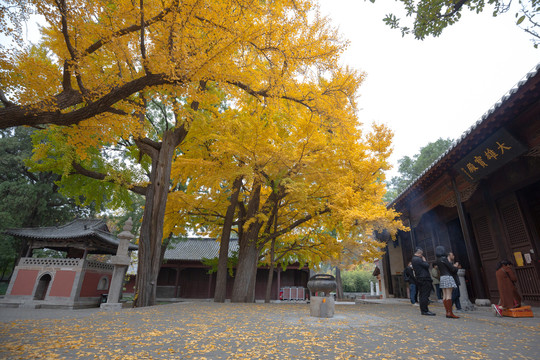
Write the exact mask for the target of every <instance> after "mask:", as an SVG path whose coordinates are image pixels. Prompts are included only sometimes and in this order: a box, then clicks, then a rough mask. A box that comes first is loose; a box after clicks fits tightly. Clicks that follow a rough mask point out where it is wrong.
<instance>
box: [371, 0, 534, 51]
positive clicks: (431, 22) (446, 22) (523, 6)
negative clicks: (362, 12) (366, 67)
mask: <svg viewBox="0 0 540 360" xmlns="http://www.w3.org/2000/svg"><path fill="white" fill-rule="evenodd" d="M370 1H371V2H375V0H370ZM399 2H401V3H403V6H404V8H405V11H406V16H407V17H410V18H413V21H412V24H409V25H403V23H402V22H401V19H400V18H398V17H396V15H394V14H387V15H386V17H385V18H384V19H383V21H384V22H385V23H386V24H387V25H389V26H390V27H391V28H393V29H399V30H401V33H402V34H403V36H405V35H407V34H412V35H413V36H414V37H415V38H417V39H420V40H423V39H425V38H426V37H427V36H429V35H432V36H439V35H440V34H441V33H442V32H443V30H444V29H445V28H446V27H447V26H450V25H453V24H455V23H456V22H458V21H459V19H460V18H461V14H462V12H463V11H464V10H466V9H468V10H470V11H474V12H476V13H481V12H483V11H485V10H486V5H492V6H493V16H497V15H499V14H503V13H506V12H508V11H509V10H510V5H511V4H512V0H487V1H485V0H427V1H414V0H399ZM515 16H516V25H517V26H519V27H520V28H521V29H522V30H523V31H525V32H527V33H528V34H529V35H530V36H531V40H532V42H533V44H534V47H535V48H537V47H538V45H539V44H540V1H539V0H519V8H518V9H517V10H516V14H515Z"/></svg>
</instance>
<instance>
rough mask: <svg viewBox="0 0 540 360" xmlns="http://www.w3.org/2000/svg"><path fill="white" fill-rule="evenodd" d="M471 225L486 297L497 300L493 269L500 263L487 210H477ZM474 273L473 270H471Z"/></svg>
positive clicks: (472, 216)
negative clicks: (480, 263)
mask: <svg viewBox="0 0 540 360" xmlns="http://www.w3.org/2000/svg"><path fill="white" fill-rule="evenodd" d="M471 223H472V228H473V232H474V237H475V239H476V244H477V246H478V253H479V255H480V260H481V262H482V269H483V274H482V277H483V279H484V283H485V284H487V287H488V291H489V293H488V296H489V298H490V299H498V298H499V291H498V289H497V279H496V278H495V269H496V267H497V263H498V262H499V261H500V255H499V249H498V247H497V245H496V243H495V238H494V236H493V234H494V231H493V229H492V226H491V224H492V222H491V221H490V219H489V213H488V211H487V209H479V210H478V211H475V212H474V214H473V215H471ZM472 271H474V269H473V270H472Z"/></svg>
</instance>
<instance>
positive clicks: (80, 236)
mask: <svg viewBox="0 0 540 360" xmlns="http://www.w3.org/2000/svg"><path fill="white" fill-rule="evenodd" d="M5 233H6V234H8V235H12V236H15V237H17V238H20V239H23V240H26V241H27V244H28V252H27V254H26V256H25V257H23V258H21V259H20V260H19V263H18V264H17V266H16V267H15V270H14V272H13V275H12V277H11V281H10V283H9V286H8V288H7V292H6V296H5V298H4V300H3V301H2V302H1V303H0V306H10V307H19V306H22V307H30V308H70V309H76V308H86V307H96V306H99V304H100V303H101V302H102V301H103V295H105V294H107V293H108V291H109V285H110V283H111V277H112V274H113V269H114V267H113V265H112V264H108V263H106V262H103V261H94V260H88V259H87V256H88V255H90V254H99V255H114V254H116V250H117V248H118V243H119V242H118V239H117V238H116V237H115V236H114V235H113V234H111V233H110V231H109V229H108V227H107V225H106V224H105V222H104V221H103V220H97V219H88V220H81V219H79V220H74V221H72V222H70V223H69V224H66V225H63V226H58V227H56V226H55V227H42V228H26V229H8V230H6V231H5ZM43 248H47V249H54V250H58V251H63V252H65V253H66V258H34V257H32V251H33V250H34V249H43ZM137 248H138V247H137V246H136V245H130V246H129V250H130V251H131V250H136V249H137Z"/></svg>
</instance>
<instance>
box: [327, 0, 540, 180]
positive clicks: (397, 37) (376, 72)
mask: <svg viewBox="0 0 540 360" xmlns="http://www.w3.org/2000/svg"><path fill="white" fill-rule="evenodd" d="M320 4H321V13H322V14H323V15H329V16H330V17H331V18H332V20H333V24H334V25H335V26H338V27H339V30H340V32H341V33H342V35H343V36H344V38H346V39H349V41H350V47H349V49H348V50H347V52H346V53H345V55H344V57H343V59H344V62H345V63H346V64H348V65H349V66H351V67H353V68H356V69H359V70H362V71H365V72H366V73H367V79H366V81H365V82H364V83H363V84H362V86H361V88H360V98H359V101H358V105H359V108H360V109H361V111H360V112H359V117H360V120H361V121H362V122H363V123H364V124H371V123H372V122H374V121H375V122H377V123H385V124H387V125H388V126H389V127H390V128H391V129H393V131H394V142H393V143H394V153H393V155H392V157H391V162H392V163H393V164H394V166H395V168H394V169H393V170H392V171H391V172H390V173H389V177H390V176H395V175H396V172H397V160H398V159H400V158H402V157H403V156H411V157H412V156H413V155H415V154H416V153H418V152H419V150H420V147H422V146H425V145H426V144H427V143H429V142H432V141H435V140H437V139H438V138H440V137H443V138H448V137H450V138H452V139H457V138H459V137H461V135H462V134H463V132H465V131H466V130H467V129H468V128H469V127H470V126H472V125H473V124H474V123H475V122H476V121H477V120H478V119H479V118H480V117H481V116H482V115H483V114H484V113H485V112H487V111H488V110H489V109H490V108H491V107H492V106H493V105H494V104H495V103H496V102H497V101H498V100H499V99H500V98H501V97H502V96H504V95H505V94H506V93H507V92H508V91H509V90H510V89H511V88H512V87H513V86H514V85H515V84H516V83H517V82H519V81H520V80H521V79H522V78H523V77H524V76H525V75H526V74H527V73H528V72H529V71H531V70H532V69H533V68H534V67H535V66H536V64H537V63H539V62H540V50H539V49H535V48H534V47H533V45H532V42H531V41H530V37H529V35H528V34H527V33H525V32H524V31H523V30H521V29H520V28H519V27H518V26H517V25H516V24H515V21H516V19H515V17H514V16H515V11H510V12H509V13H507V14H504V15H500V16H498V17H495V18H494V17H493V16H491V14H492V12H493V11H492V10H491V8H489V7H486V8H487V10H485V11H484V12H483V13H481V14H475V13H470V12H468V11H467V12H466V13H464V14H463V16H462V19H461V20H460V21H459V22H458V23H456V24H454V25H452V26H450V27H448V28H446V29H445V30H444V31H443V34H442V35H441V36H440V37H438V38H433V37H430V38H427V39H426V40H423V41H420V40H416V39H414V38H413V37H412V36H406V37H405V38H403V37H402V36H401V32H400V31H399V30H392V29H390V28H389V27H388V26H386V25H385V24H384V22H383V21H382V19H383V18H384V16H385V15H386V14H387V13H391V12H398V11H399V10H400V9H401V5H400V4H398V3H397V2H395V1H392V2H389V1H387V0H377V2H376V3H375V4H372V3H371V2H369V1H364V0H320Z"/></svg>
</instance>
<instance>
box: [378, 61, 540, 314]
mask: <svg viewBox="0 0 540 360" xmlns="http://www.w3.org/2000/svg"><path fill="white" fill-rule="evenodd" d="M389 206H390V207H393V208H395V209H396V210H397V211H399V212H400V213H402V219H403V221H404V223H405V225H407V226H409V227H410V229H411V231H410V232H401V233H399V235H398V240H397V242H393V243H391V242H389V243H388V248H387V249H388V251H387V253H386V254H385V256H384V258H383V264H384V268H385V271H384V274H385V283H386V289H387V292H388V295H394V296H404V295H405V292H404V284H403V281H402V276H401V274H402V271H403V269H404V267H405V265H406V264H407V262H408V261H409V260H410V259H411V257H412V255H413V251H414V248H415V247H416V246H420V247H422V248H423V249H424V255H425V256H426V258H427V260H428V261H429V262H433V261H434V260H435V247H436V246H438V245H443V246H444V247H445V248H446V249H447V251H453V252H454V254H456V257H457V260H458V261H459V262H460V263H461V264H462V265H463V267H464V268H465V269H466V279H467V288H468V292H469V297H470V298H471V300H474V299H490V300H491V302H493V303H496V302H497V301H498V299H499V294H498V290H497V282H496V279H495V266H496V264H497V263H498V262H499V261H501V260H502V259H508V260H510V261H511V262H512V263H514V269H515V272H516V275H517V277H518V288H519V290H520V292H521V294H522V296H523V299H524V302H525V303H526V304H530V305H535V306H539V305H540V256H539V254H540V253H539V251H540V64H539V65H538V66H537V67H536V68H535V69H534V70H533V71H532V72H530V73H529V74H527V75H526V77H525V78H524V79H523V80H522V81H521V82H519V83H518V84H517V85H516V86H515V87H514V88H513V89H512V90H511V91H510V92H509V93H508V94H507V95H506V96H504V97H503V98H502V99H501V100H500V101H499V102H498V103H497V104H496V105H494V106H493V107H492V108H491V109H490V110H489V111H488V112H487V113H486V114H485V115H484V116H483V117H482V118H481V119H480V120H479V121H478V122H477V123H476V124H474V125H473V126H472V127H471V128H470V129H469V130H468V131H467V132H466V133H465V134H464V135H463V136H462V137H461V138H460V139H458V140H457V141H456V142H455V143H454V144H453V145H452V147H451V148H450V149H449V150H448V151H446V153H445V154H443V155H442V156H441V157H440V158H439V159H438V160H437V161H435V162H434V163H433V164H432V165H431V166H430V167H429V168H428V169H427V170H425V171H424V173H423V174H422V175H420V177H419V178H417V179H416V180H415V181H414V183H413V184H411V185H410V186H409V187H408V188H407V189H406V190H405V191H404V192H403V193H401V194H400V195H399V196H398V197H397V198H396V199H395V200H394V201H393V202H392V203H391V204H390V205H389Z"/></svg>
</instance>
